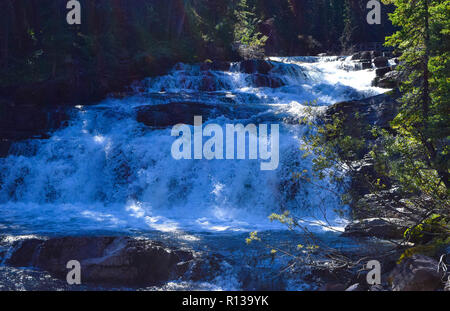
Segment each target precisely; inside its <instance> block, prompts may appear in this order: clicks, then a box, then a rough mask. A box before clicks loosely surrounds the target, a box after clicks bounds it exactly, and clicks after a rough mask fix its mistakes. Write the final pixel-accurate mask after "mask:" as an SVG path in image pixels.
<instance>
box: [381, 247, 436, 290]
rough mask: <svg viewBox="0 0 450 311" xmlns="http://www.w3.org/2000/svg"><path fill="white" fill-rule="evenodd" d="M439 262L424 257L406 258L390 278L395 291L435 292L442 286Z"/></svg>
mask: <svg viewBox="0 0 450 311" xmlns="http://www.w3.org/2000/svg"><path fill="white" fill-rule="evenodd" d="M438 265H439V264H438V262H437V261H436V260H434V259H433V258H430V257H427V256H423V255H413V256H412V257H411V258H405V259H403V261H402V262H401V264H399V265H397V267H395V269H394V270H393V271H392V272H391V274H390V276H389V278H390V281H391V284H392V289H393V290H394V291H434V290H436V289H438V288H440V287H441V286H442V280H441V277H442V274H441V273H440V272H438Z"/></svg>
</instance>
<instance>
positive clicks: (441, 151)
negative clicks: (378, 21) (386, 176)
mask: <svg viewBox="0 0 450 311" xmlns="http://www.w3.org/2000/svg"><path fill="white" fill-rule="evenodd" d="M384 2H385V3H392V4H394V5H395V6H396V10H395V12H394V13H393V14H391V20H392V22H393V24H394V25H396V26H399V27H400V30H399V31H397V32H396V33H394V34H393V35H392V36H390V37H388V38H387V41H386V42H387V44H388V45H390V46H394V47H395V48H396V49H397V50H398V51H399V52H401V53H402V56H401V57H400V62H401V65H400V66H399V70H400V71H402V72H403V73H404V74H405V75H406V76H407V77H406V81H405V82H404V83H403V84H402V86H401V91H402V94H403V96H402V98H401V102H402V107H401V108H400V113H399V114H398V115H397V117H396V118H395V120H394V122H393V126H394V128H395V129H396V130H397V131H398V133H399V135H398V137H397V138H396V139H395V140H394V142H393V144H392V147H394V146H395V147H396V148H395V149H396V150H397V152H399V154H401V155H402V159H403V160H404V159H414V160H413V161H404V162H403V164H400V165H398V168H399V172H400V173H401V174H402V179H403V180H404V181H405V182H407V183H409V184H410V185H412V186H417V187H419V188H420V189H421V190H426V191H428V192H430V191H436V190H437V189H439V187H441V188H440V189H442V187H444V189H445V190H444V192H447V191H448V188H449V186H450V181H449V176H450V175H449V151H450V150H449V145H448V141H449V137H450V131H449V129H450V128H449V124H450V123H449V121H450V120H449V108H450V105H449V104H450V102H449V94H450V92H449V81H448V79H449V78H448V77H449V73H450V61H449V59H450V58H449V56H450V53H449V51H450V49H449V44H450V36H449V35H450V22H449V21H450V1H449V0H415V1H410V0H384ZM408 163H410V164H409V165H407V164H408ZM400 166H403V168H400Z"/></svg>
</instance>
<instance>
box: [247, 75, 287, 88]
mask: <svg viewBox="0 0 450 311" xmlns="http://www.w3.org/2000/svg"><path fill="white" fill-rule="evenodd" d="M252 80H253V83H254V85H255V86H256V87H270V88H279V87H282V86H283V85H284V83H283V81H282V80H281V79H280V78H277V77H272V76H269V75H262V74H254V75H252Z"/></svg>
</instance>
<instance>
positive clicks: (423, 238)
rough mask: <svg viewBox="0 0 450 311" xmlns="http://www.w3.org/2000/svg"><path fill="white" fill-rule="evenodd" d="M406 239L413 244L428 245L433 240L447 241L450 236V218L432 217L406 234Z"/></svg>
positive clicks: (408, 230)
mask: <svg viewBox="0 0 450 311" xmlns="http://www.w3.org/2000/svg"><path fill="white" fill-rule="evenodd" d="M404 236H405V239H407V240H408V241H410V242H413V243H421V244H424V243H427V242H429V241H431V240H433V239H442V238H443V239H445V238H447V237H449V236H450V218H449V217H446V216H442V215H438V214H434V215H431V216H430V217H429V218H427V219H425V220H424V221H423V222H421V223H420V224H418V225H416V226H414V227H412V228H409V229H407V230H406V231H405V233H404Z"/></svg>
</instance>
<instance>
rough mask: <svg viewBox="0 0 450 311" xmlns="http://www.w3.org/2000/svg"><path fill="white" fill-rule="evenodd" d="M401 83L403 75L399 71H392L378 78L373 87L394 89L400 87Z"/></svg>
mask: <svg viewBox="0 0 450 311" xmlns="http://www.w3.org/2000/svg"><path fill="white" fill-rule="evenodd" d="M400 81H401V74H400V73H399V72H398V71H390V72H388V73H386V74H385V75H383V76H381V77H376V78H375V80H374V81H373V86H378V87H382V88H386V89H393V88H396V87H398V85H399V83H400Z"/></svg>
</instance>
